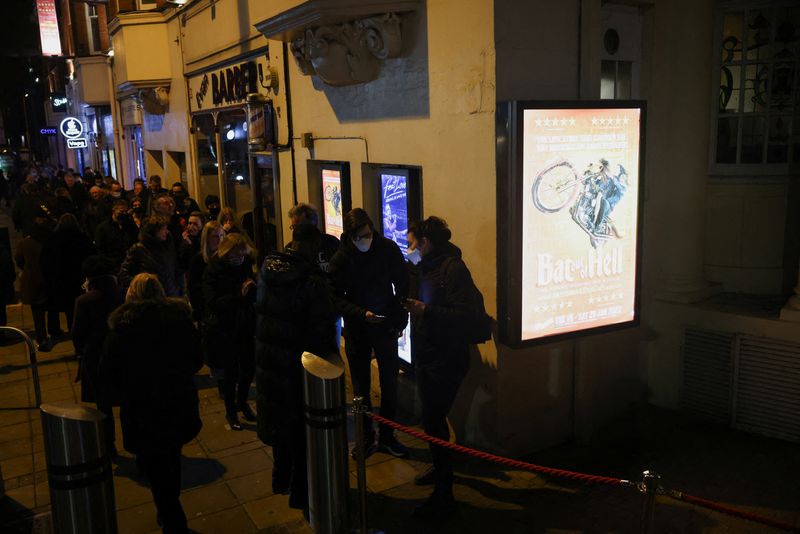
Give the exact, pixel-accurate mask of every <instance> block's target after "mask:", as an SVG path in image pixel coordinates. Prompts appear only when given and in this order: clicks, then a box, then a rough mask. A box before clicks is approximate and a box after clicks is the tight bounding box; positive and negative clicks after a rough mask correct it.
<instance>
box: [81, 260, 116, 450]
mask: <svg viewBox="0 0 800 534" xmlns="http://www.w3.org/2000/svg"><path fill="white" fill-rule="evenodd" d="M81 268H82V270H83V273H84V275H85V276H86V278H87V279H88V281H89V283H88V290H87V292H86V293H85V294H83V295H81V296H80V297H78V298H77V299H75V314H74V317H73V321H72V343H73V344H74V345H75V352H76V354H77V355H78V360H79V362H80V374H79V376H80V381H81V401H82V402H94V403H95V404H97V409H98V410H100V411H101V412H103V413H104V414H105V415H106V420H105V421H104V428H105V432H106V443H107V444H108V448H109V450H110V451H111V455H112V456H116V447H115V445H114V440H115V431H114V410H113V408H112V407H113V406H119V400H118V399H117V395H115V394H114V391H113V388H112V387H110V384H109V381H108V379H107V377H101V376H100V372H99V367H100V357H101V355H102V352H103V344H104V343H105V339H106V334H108V318H109V316H110V315H111V312H113V311H114V310H115V309H117V308H118V307H119V306H120V305H122V303H123V302H124V300H125V293H124V291H123V290H122V288H121V287H119V285H117V278H116V276H114V274H115V273H116V272H117V266H116V265H115V264H114V262H113V261H111V260H110V259H108V258H105V257H103V256H89V257H88V258H86V259H85V260H84V261H83V264H82V267H81Z"/></svg>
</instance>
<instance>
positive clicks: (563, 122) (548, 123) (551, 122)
mask: <svg viewBox="0 0 800 534" xmlns="http://www.w3.org/2000/svg"><path fill="white" fill-rule="evenodd" d="M533 122H534V124H536V127H537V128H541V127H542V126H544V127H546V128H550V127H566V126H575V124H577V121H576V120H575V119H573V118H571V117H547V118H545V119H536V120H534V121H533Z"/></svg>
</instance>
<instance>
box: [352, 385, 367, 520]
mask: <svg viewBox="0 0 800 534" xmlns="http://www.w3.org/2000/svg"><path fill="white" fill-rule="evenodd" d="M366 412H367V403H366V402H364V397H356V398H354V399H353V419H354V420H355V423H356V445H355V447H356V469H357V471H356V473H357V477H358V526H359V532H360V533H361V534H367V459H366V458H364V434H365V430H364V426H365V425H364V414H365V413H366Z"/></svg>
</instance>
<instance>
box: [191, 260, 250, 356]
mask: <svg viewBox="0 0 800 534" xmlns="http://www.w3.org/2000/svg"><path fill="white" fill-rule="evenodd" d="M248 278H250V279H251V280H252V279H253V278H254V277H253V261H252V260H251V259H250V258H245V261H244V262H243V263H242V264H241V265H230V264H228V263H226V262H225V261H222V260H220V259H219V258H217V257H212V258H211V260H210V261H209V262H208V265H206V268H205V272H204V273H203V300H204V307H203V312H204V318H203V349H204V351H205V354H206V356H207V358H208V364H209V366H210V367H214V368H219V367H224V366H225V365H224V363H225V361H226V358H228V357H231V356H234V355H238V354H241V353H245V352H249V354H250V357H252V350H253V329H254V328H255V314H254V311H253V301H254V299H255V291H251V292H250V294H249V295H247V296H242V284H244V282H245V280H247V279H248ZM254 289H255V288H254Z"/></svg>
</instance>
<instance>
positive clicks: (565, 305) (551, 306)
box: [533, 300, 572, 313]
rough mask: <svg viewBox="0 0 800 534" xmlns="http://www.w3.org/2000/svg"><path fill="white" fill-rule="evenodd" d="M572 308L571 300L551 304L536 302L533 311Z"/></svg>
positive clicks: (541, 311) (542, 311) (540, 311)
mask: <svg viewBox="0 0 800 534" xmlns="http://www.w3.org/2000/svg"><path fill="white" fill-rule="evenodd" d="M569 308H572V301H571V300H569V301H561V302H558V303H555V302H554V303H552V304H537V305H535V306H534V307H533V311H534V312H536V313H544V312H553V311H557V310H565V309H569Z"/></svg>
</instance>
